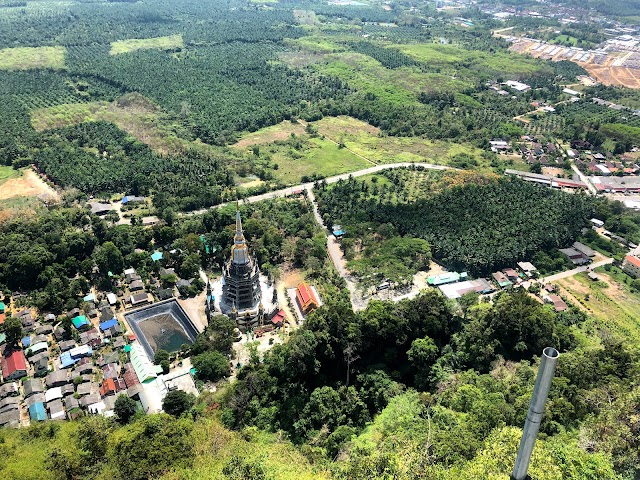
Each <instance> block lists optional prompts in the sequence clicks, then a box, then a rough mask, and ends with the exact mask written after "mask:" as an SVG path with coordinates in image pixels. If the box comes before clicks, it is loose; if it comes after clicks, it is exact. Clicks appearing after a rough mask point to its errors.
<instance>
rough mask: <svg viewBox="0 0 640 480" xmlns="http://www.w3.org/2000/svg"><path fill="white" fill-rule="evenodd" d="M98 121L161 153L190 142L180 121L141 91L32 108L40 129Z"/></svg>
mask: <svg viewBox="0 0 640 480" xmlns="http://www.w3.org/2000/svg"><path fill="white" fill-rule="evenodd" d="M96 121H105V122H112V123H114V124H115V125H117V126H118V127H119V128H120V129H122V130H124V131H126V132H127V133H129V134H131V135H133V136H134V137H136V138H137V139H138V140H140V141H141V142H144V143H146V144H147V145H149V146H150V147H151V148H152V149H154V150H155V151H156V152H158V153H163V154H166V153H179V152H182V151H184V149H185V148H186V146H187V144H188V143H189V142H187V141H186V140H183V139H182V138H181V136H179V135H178V134H177V133H176V132H177V131H179V130H180V127H179V126H178V124H177V123H176V122H173V121H172V120H171V118H170V117H169V116H168V115H166V114H165V113H164V112H162V111H161V110H160V109H159V108H157V107H156V106H155V105H154V104H152V103H151V102H150V101H149V100H147V99H146V98H145V97H143V96H142V95H139V94H129V95H126V96H124V97H122V98H121V99H119V100H117V101H115V102H113V103H108V102H91V103H73V104H65V105H58V106H55V107H48V108H41V109H37V110H34V111H32V112H31V124H32V125H33V128H35V129H36V130H38V131H42V130H49V129H53V128H62V127H66V126H69V125H77V124H79V123H83V122H96ZM185 135H186V133H185Z"/></svg>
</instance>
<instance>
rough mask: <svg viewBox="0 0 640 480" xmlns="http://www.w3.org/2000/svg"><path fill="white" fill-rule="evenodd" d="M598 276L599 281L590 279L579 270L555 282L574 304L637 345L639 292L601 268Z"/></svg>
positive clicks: (639, 314) (639, 333)
mask: <svg viewBox="0 0 640 480" xmlns="http://www.w3.org/2000/svg"><path fill="white" fill-rule="evenodd" d="M598 276H599V277H600V278H601V279H602V281H598V282H594V281H592V280H590V279H589V278H588V277H587V275H586V274H585V273H580V274H578V275H575V276H573V277H569V278H565V279H562V280H559V281H557V282H555V283H557V284H558V285H559V286H560V287H561V289H563V290H565V291H566V292H568V293H569V294H570V296H571V297H574V298H575V299H576V300H577V301H578V303H577V306H578V307H580V308H581V309H582V310H584V311H585V312H587V313H589V314H591V315H593V316H594V317H596V319H597V320H598V323H599V324H600V325H601V326H603V327H606V328H608V329H609V330H611V331H612V332H613V333H617V334H619V335H622V336H624V337H626V338H628V339H629V340H632V343H633V344H635V345H640V343H639V341H640V295H638V294H635V293H632V292H631V291H630V290H629V288H628V287H627V286H626V285H623V284H621V283H619V282H617V281H615V280H614V279H613V278H612V277H611V276H610V275H607V274H606V272H604V271H598ZM586 295H589V300H586V299H585V297H586Z"/></svg>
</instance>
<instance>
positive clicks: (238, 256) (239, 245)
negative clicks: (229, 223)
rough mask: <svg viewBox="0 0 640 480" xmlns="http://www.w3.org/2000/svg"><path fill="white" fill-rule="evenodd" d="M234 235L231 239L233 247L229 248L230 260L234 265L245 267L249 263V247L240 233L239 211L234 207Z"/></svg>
mask: <svg viewBox="0 0 640 480" xmlns="http://www.w3.org/2000/svg"><path fill="white" fill-rule="evenodd" d="M236 208H237V210H236V234H235V237H234V238H233V247H232V248H231V259H232V261H233V263H234V264H236V265H246V264H248V263H249V262H250V260H251V259H250V258H249V247H248V246H247V240H246V239H245V238H244V233H243V232H242V220H241V218H240V209H239V208H238V207H237V206H236Z"/></svg>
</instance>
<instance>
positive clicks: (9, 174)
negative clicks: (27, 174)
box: [0, 165, 21, 185]
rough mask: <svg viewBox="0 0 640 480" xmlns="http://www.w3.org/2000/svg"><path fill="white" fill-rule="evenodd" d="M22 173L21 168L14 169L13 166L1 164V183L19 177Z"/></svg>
mask: <svg viewBox="0 0 640 480" xmlns="http://www.w3.org/2000/svg"><path fill="white" fill-rule="evenodd" d="M20 175H21V173H20V170H14V169H13V168H12V167H6V166H4V165H0V185H2V184H3V183H4V182H6V181H7V180H9V179H10V178H15V177H19V176H20Z"/></svg>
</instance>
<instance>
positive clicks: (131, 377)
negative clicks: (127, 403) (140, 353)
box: [122, 363, 140, 388]
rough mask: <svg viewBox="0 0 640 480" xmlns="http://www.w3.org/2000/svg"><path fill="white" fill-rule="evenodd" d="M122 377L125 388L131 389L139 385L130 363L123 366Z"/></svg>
mask: <svg viewBox="0 0 640 480" xmlns="http://www.w3.org/2000/svg"><path fill="white" fill-rule="evenodd" d="M122 376H123V377H124V381H125V383H126V385H127V388H131V387H133V386H134V385H136V384H138V383H140V380H138V376H137V375H136V372H135V370H134V369H133V365H131V364H130V363H127V364H126V365H125V366H124V374H123V375H122Z"/></svg>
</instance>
